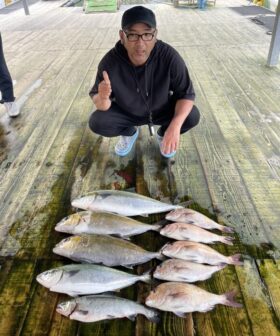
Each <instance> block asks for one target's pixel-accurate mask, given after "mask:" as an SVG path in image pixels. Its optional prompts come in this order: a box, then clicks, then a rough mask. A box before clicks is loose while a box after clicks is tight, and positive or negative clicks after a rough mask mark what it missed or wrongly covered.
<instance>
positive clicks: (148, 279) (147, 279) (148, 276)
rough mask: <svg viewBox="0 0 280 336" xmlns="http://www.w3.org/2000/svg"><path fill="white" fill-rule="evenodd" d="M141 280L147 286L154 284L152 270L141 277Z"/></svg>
mask: <svg viewBox="0 0 280 336" xmlns="http://www.w3.org/2000/svg"><path fill="white" fill-rule="evenodd" d="M139 280H140V281H143V282H145V283H147V284H149V283H151V282H152V276H151V270H149V271H147V272H145V273H143V274H142V275H140V277H139Z"/></svg>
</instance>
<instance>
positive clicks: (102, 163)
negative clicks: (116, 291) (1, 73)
mask: <svg viewBox="0 0 280 336" xmlns="http://www.w3.org/2000/svg"><path fill="white" fill-rule="evenodd" d="M62 3H63V1H45V2H37V3H35V4H34V5H32V6H31V7H30V13H31V15H30V16H28V17H27V16H25V15H24V11H23V9H22V10H17V11H14V12H9V13H8V14H3V13H2V12H0V31H1V32H2V38H3V43H4V50H5V55H6V60H7V63H8V65H9V68H10V70H11V73H12V75H13V78H14V79H15V80H16V84H15V92H16V96H17V97H18V102H19V104H20V105H21V106H22V114H21V116H20V117H19V118H17V119H14V120H10V119H9V118H8V117H7V116H6V115H5V111H4V108H3V107H2V106H1V107H0V144H1V150H0V158H1V167H0V179H1V184H0V200H1V203H0V221H1V224H0V252H1V254H0V264H1V270H0V316H1V317H0V335H3V336H15V335H51V336H57V335H59V336H71V335H73V336H74V335H106V336H107V335H121V336H130V335H137V336H140V335H141V336H148V335H158V336H167V335H174V336H180V335H184V336H189V335H194V331H195V334H196V335H197V336H214V335H215V336H221V335H229V336H235V335H236V336H240V335H254V336H261V335H267V333H270V336H276V335H280V322H279V321H280V290H279V289H280V288H279V286H280V285H279V284H280V262H279V257H280V225H279V224H280V152H279V148H280V68H279V66H278V67H276V68H268V67H266V66H265V64H266V58H267V54H268V50H269V43H270V39H271V36H269V35H267V34H266V31H265V29H264V28H263V27H261V26H258V25H256V24H254V23H253V22H252V21H250V20H249V19H248V18H247V17H245V16H241V15H239V14H237V13H236V12H234V11H232V10H231V9H229V8H228V7H229V6H240V5H246V4H248V2H247V1H242V0H236V1H235V0H232V1H225V0H224V1H223V0H218V1H217V4H216V6H215V7H211V8H208V9H207V10H205V11H201V10H198V9H189V8H186V7H184V6H181V7H179V8H174V7H173V6H171V5H170V4H168V3H165V4H164V3H162V4H160V3H156V4H155V3H154V4H151V5H149V6H150V8H152V9H153V10H155V12H156V15H157V18H158V26H159V38H161V39H163V40H165V41H166V42H168V43H170V44H171V45H173V46H174V47H176V48H177V49H178V51H179V52H180V53H181V55H182V56H183V58H184V59H185V61H186V63H187V65H188V67H189V70H190V73H191V76H192V78H193V81H194V85H195V89H196V92H197V101H196V104H197V106H198V107H199V109H200V110H201V113H202V119H201V122H200V124H199V126H198V127H196V128H195V129H194V130H192V131H191V132H190V133H189V134H186V135H184V136H182V140H181V146H180V150H179V151H178V155H177V157H176V162H175V163H174V164H170V163H169V164H167V163H166V162H165V161H164V160H163V159H162V158H161V157H160V154H159V151H158V147H157V144H156V141H155V139H153V138H151V137H149V136H148V131H147V129H146V128H145V127H142V129H141V136H140V138H139V140H138V142H137V145H136V150H135V152H134V153H133V154H131V155H130V156H129V157H127V158H123V159H120V158H117V157H116V156H115V155H114V144H115V141H116V139H105V138H102V137H99V136H96V135H94V134H92V133H91V132H90V131H89V129H88V127H87V121H88V118H89V115H90V112H91V110H92V103H91V101H90V99H89V97H88V91H89V88H90V87H91V85H92V83H93V81H94V78H95V73H96V68H97V64H98V62H99V60H100V58H101V57H102V56H103V55H104V53H105V52H106V51H107V50H108V49H109V48H111V47H112V46H113V45H114V43H115V41H116V40H117V38H118V29H119V26H120V19H121V15H122V12H123V10H124V9H126V8H127V6H122V7H121V9H120V11H119V12H118V13H110V14H108V13H107V14H106V13H102V14H101V13H100V14H92V15H85V14H83V12H82V9H81V8H80V7H76V8H61V7H60V5H61V4H62ZM106 188H108V189H126V188H135V189H136V191H137V192H138V193H140V194H144V195H148V196H151V197H153V198H156V199H160V200H164V201H169V202H176V203H177V202H180V201H183V200H187V199H192V200H193V205H192V207H193V208H195V209H198V210H199V211H201V212H203V213H204V214H206V215H208V216H210V217H212V218H214V219H216V220H218V221H219V222H220V223H224V224H226V225H229V226H232V227H234V229H235V230H236V241H235V244H234V246H233V247H224V246H221V245H216V248H217V249H218V250H220V251H221V252H223V253H224V254H227V255H230V254H233V253H236V252H241V253H242V254H243V256H244V260H245V265H244V267H233V266H229V267H227V268H225V269H224V270H222V271H221V272H219V273H218V274H216V275H215V276H214V277H213V278H212V279H211V280H210V281H205V282H203V283H201V284H199V285H200V286H203V287H205V288H207V289H208V290H210V291H212V292H215V293H223V292H226V291H228V290H230V289H232V288H235V289H236V290H237V293H238V300H239V301H240V302H242V303H243V304H244V309H233V308H226V307H222V306H218V307H217V308H216V309H215V310H214V311H212V312H209V313H206V314H197V313H195V314H192V315H189V316H188V318H187V319H185V320H184V319H181V318H177V317H175V315H173V314H171V313H162V315H161V316H162V321H161V323H160V324H159V325H154V324H152V323H149V322H148V321H147V320H146V319H145V318H143V317H141V316H139V317H138V318H137V320H136V322H131V321H129V320H127V319H123V320H114V321H111V322H101V323H93V324H81V323H77V322H75V321H70V320H69V319H67V318H64V317H62V316H61V315H59V314H57V313H56V312H55V308H56V304H57V302H58V301H59V300H61V299H62V298H64V297H63V296H62V295H57V294H54V293H51V292H49V291H48V290H47V289H45V288H44V287H42V286H40V285H39V284H38V283H37V282H36V280H35V278H36V275H37V274H38V273H40V272H42V271H44V270H47V269H50V268H53V267H55V266H57V265H62V264H67V263H70V262H69V260H67V259H66V258H60V257H59V256H56V255H54V254H53V253H52V248H53V247H54V245H55V244H56V243H57V242H58V241H60V240H61V239H62V238H64V237H65V235H63V234H60V233H57V232H55V231H54V225H55V224H56V223H57V222H58V221H59V220H60V219H62V218H63V217H64V216H66V215H67V214H69V213H71V212H73V211H74V210H73V209H71V205H70V200H71V198H73V197H75V196H77V195H80V194H83V193H85V192H89V191H92V190H95V189H106ZM159 218H162V216H150V218H149V219H147V220H146V221H148V222H154V221H155V220H157V219H159ZM142 220H143V219H142ZM133 241H135V242H136V243H138V244H139V245H141V246H143V247H144V248H146V249H147V250H153V251H156V250H158V249H159V248H160V247H161V246H162V244H163V243H164V241H165V240H164V239H163V238H160V237H159V236H158V235H157V234H156V233H147V234H145V235H142V236H139V237H136V238H135V239H133ZM152 265H154V263H150V264H148V265H143V266H140V267H138V269H137V271H138V272H142V271H143V270H144V269H149V268H150V267H151V266H152ZM148 291H149V287H148V286H147V285H143V284H137V285H135V286H133V287H130V288H128V289H125V290H123V291H122V292H121V294H122V295H123V296H124V297H127V298H131V299H134V300H137V299H138V300H140V301H143V299H144V298H145V296H146V295H147V292H148Z"/></svg>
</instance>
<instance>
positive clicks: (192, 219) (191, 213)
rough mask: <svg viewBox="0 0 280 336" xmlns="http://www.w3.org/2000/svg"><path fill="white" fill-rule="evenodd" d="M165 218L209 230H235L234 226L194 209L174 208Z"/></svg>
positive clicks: (229, 231) (230, 231) (228, 231)
mask: <svg viewBox="0 0 280 336" xmlns="http://www.w3.org/2000/svg"><path fill="white" fill-rule="evenodd" d="M165 219H167V220H170V221H173V222H180V223H187V224H193V225H196V226H199V227H201V228H203V229H208V230H212V229H217V230H220V231H222V232H227V233H232V232H234V230H233V229H232V228H230V227H228V226H224V225H220V224H218V223H216V222H214V221H213V220H212V219H210V218H208V217H207V216H204V215H203V214H201V213H199V212H197V211H195V210H192V209H176V210H172V211H171V212H169V213H168V214H167V215H166V216H165Z"/></svg>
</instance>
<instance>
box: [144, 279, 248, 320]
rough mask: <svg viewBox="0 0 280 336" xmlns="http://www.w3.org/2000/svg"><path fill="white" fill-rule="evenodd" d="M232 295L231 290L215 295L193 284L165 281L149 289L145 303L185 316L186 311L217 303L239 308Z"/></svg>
mask: <svg viewBox="0 0 280 336" xmlns="http://www.w3.org/2000/svg"><path fill="white" fill-rule="evenodd" d="M234 296H235V292H233V291H231V292H228V293H225V294H222V295H217V294H213V293H210V292H207V291H206V290H204V289H201V288H199V287H197V286H195V285H190V284H186V283H180V282H165V283H163V284H161V285H159V286H157V287H156V288H155V290H153V291H151V293H150V294H149V296H148V297H147V299H146V305H147V306H149V307H153V308H157V309H160V310H164V311H171V312H173V313H174V314H176V315H178V316H180V317H185V314H186V313H191V312H203V313H204V312H207V311H209V310H212V309H213V308H214V307H215V305H217V304H221V305H225V306H230V307H236V308H241V307H242V305H241V304H240V303H238V302H235V301H234Z"/></svg>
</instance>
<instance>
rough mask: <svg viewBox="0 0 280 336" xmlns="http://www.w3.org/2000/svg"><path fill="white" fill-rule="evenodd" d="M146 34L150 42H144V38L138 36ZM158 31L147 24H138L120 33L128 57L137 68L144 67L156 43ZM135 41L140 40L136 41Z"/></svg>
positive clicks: (145, 37)
mask: <svg viewBox="0 0 280 336" xmlns="http://www.w3.org/2000/svg"><path fill="white" fill-rule="evenodd" d="M137 34H138V35H142V34H145V35H144V36H143V38H144V40H145V39H150V38H152V39H151V40H150V41H144V40H143V38H141V37H139V36H137ZM152 34H154V36H153V37H152ZM156 34H157V31H156V29H155V28H151V27H149V26H148V25H146V24H145V23H136V24H134V25H133V26H131V27H130V28H129V29H128V30H125V31H120V39H121V41H122V44H123V45H124V47H125V49H126V50H127V54H128V57H129V59H130V61H131V62H132V64H134V65H135V66H139V65H143V64H145V63H146V61H147V59H148V58H149V56H150V53H151V51H152V50H153V48H154V46H155V43H156ZM135 39H138V40H136V41H134V40H135Z"/></svg>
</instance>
